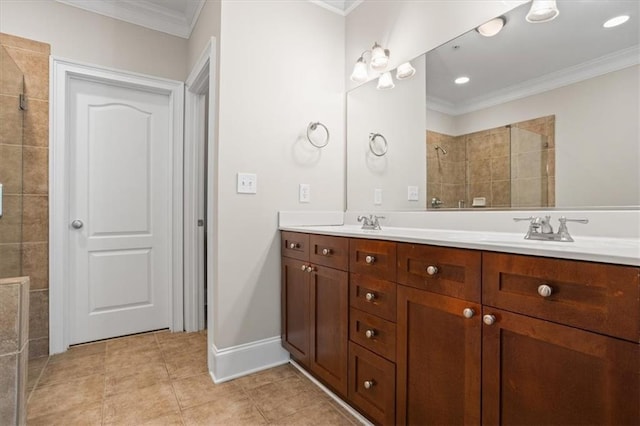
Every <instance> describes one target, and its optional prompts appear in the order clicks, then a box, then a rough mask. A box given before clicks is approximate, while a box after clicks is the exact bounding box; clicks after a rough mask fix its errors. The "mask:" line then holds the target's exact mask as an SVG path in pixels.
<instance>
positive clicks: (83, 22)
mask: <svg viewBox="0 0 640 426" xmlns="http://www.w3.org/2000/svg"><path fill="white" fill-rule="evenodd" d="M0 32H3V33H7V34H13V35H16V36H20V37H25V38H29V39H32V40H38V41H41V42H45V43H48V44H50V45H51V54H52V55H54V56H60V57H63V58H67V59H71V60H75V61H80V62H87V63H91V64H97V65H102V66H106V67H111V68H118V69H122V70H127V71H134V72H139V73H143V74H149V75H153V76H157V77H165V78H170V79H175V80H182V81H183V80H184V79H185V78H186V75H187V40H185V39H183V38H181V37H175V36H172V35H169V34H165V33H161V32H158V31H153V30H150V29H147V28H143V27H140V26H138V25H133V24H129V23H127V22H123V21H119V20H116V19H112V18H108V17H105V16H102V15H98V14H95V13H91V12H87V11H85V10H82V9H78V8H76V7H72V6H68V5H65V4H62V3H58V2H55V1H53V0H47V1H43V0H39V1H21V0H2V1H0Z"/></svg>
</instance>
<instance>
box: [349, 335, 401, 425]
mask: <svg viewBox="0 0 640 426" xmlns="http://www.w3.org/2000/svg"><path fill="white" fill-rule="evenodd" d="M395 375H396V368H395V365H393V363H391V362H389V361H387V360H386V359H384V358H382V357H379V356H377V355H375V354H373V353H372V352H370V351H368V350H366V349H364V348H362V347H360V346H358V345H356V344H355V343H351V342H350V343H349V400H351V401H352V402H353V404H354V405H355V406H356V407H358V408H359V409H360V410H362V411H363V412H364V413H365V414H366V415H367V417H369V418H370V419H371V420H373V421H374V422H376V423H378V424H382V425H392V424H394V422H395V393H396V385H395Z"/></svg>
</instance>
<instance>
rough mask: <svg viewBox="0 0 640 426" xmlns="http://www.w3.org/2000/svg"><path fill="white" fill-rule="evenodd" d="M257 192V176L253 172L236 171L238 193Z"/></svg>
mask: <svg viewBox="0 0 640 426" xmlns="http://www.w3.org/2000/svg"><path fill="white" fill-rule="evenodd" d="M256 192H258V177H257V176H256V174H255V173H238V194H255V193H256Z"/></svg>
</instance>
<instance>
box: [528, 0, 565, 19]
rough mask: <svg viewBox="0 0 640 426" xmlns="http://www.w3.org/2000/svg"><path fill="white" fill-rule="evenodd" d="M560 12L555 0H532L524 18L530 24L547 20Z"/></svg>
mask: <svg viewBox="0 0 640 426" xmlns="http://www.w3.org/2000/svg"><path fill="white" fill-rule="evenodd" d="M559 14H560V11H559V10H558V6H557V5H556V0H533V3H531V9H529V13H527V16H526V18H525V19H526V20H527V22H531V23H532V24H537V23H540V22H549V21H551V20H553V19H555V18H556V17H557V16H558V15H559Z"/></svg>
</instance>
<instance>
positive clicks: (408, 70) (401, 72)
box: [396, 62, 416, 80]
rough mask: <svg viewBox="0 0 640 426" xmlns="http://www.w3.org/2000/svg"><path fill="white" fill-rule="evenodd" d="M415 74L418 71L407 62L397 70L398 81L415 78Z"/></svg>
mask: <svg viewBox="0 0 640 426" xmlns="http://www.w3.org/2000/svg"><path fill="white" fill-rule="evenodd" d="M415 73H416V69H415V68H414V67H413V66H412V65H411V62H405V63H404V64H402V65H400V66H399V67H398V69H397V70H396V78H397V79H398V80H405V79H407V78H411V77H413V75H414V74H415Z"/></svg>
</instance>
